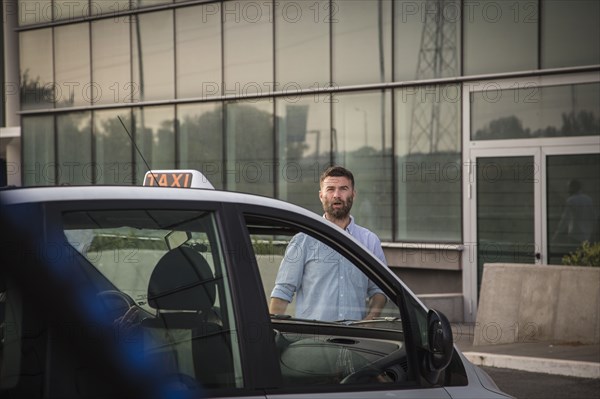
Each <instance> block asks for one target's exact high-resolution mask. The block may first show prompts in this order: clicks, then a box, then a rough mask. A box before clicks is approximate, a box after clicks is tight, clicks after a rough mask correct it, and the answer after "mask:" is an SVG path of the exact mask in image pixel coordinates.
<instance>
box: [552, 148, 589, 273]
mask: <svg viewBox="0 0 600 399" xmlns="http://www.w3.org/2000/svg"><path fill="white" fill-rule="evenodd" d="M546 159H547V176H548V180H547V190H548V191H547V201H548V202H547V204H548V208H547V209H548V223H547V226H548V263H549V264H551V265H560V264H562V258H563V256H565V255H567V254H569V253H570V252H574V251H575V250H576V249H577V248H579V247H581V245H582V244H583V242H584V241H588V242H589V243H590V244H593V243H597V242H599V241H600V232H599V231H598V229H600V154H583V155H553V156H548V157H547V158H546Z"/></svg>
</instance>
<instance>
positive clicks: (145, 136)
mask: <svg viewBox="0 0 600 399" xmlns="http://www.w3.org/2000/svg"><path fill="white" fill-rule="evenodd" d="M134 118H135V119H134V123H135V142H136V145H137V147H138V148H139V150H140V152H141V153H142V156H143V159H142V158H141V156H140V154H138V153H137V152H136V154H135V164H136V166H135V171H136V176H137V180H136V183H140V184H141V182H142V181H143V180H144V174H145V173H146V172H147V171H148V167H147V166H146V162H147V163H148V165H149V167H150V168H151V169H175V126H174V120H175V110H174V107H173V106H171V105H165V106H157V107H142V108H136V109H134Z"/></svg>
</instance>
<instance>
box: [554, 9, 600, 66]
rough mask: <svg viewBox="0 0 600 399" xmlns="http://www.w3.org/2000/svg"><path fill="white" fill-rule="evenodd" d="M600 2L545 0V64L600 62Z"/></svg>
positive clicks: (560, 64) (591, 63) (568, 64)
mask: <svg viewBox="0 0 600 399" xmlns="http://www.w3.org/2000/svg"><path fill="white" fill-rule="evenodd" d="M599 19H600V2H598V1H593V0H592V1H588V0H583V1H581V0H569V1H564V0H552V1H548V0H542V21H543V24H542V68H559V67H566V66H579V65H597V64H600V24H599V23H598V20H599Z"/></svg>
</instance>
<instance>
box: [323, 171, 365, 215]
mask: <svg viewBox="0 0 600 399" xmlns="http://www.w3.org/2000/svg"><path fill="white" fill-rule="evenodd" d="M355 194H356V193H355V191H354V187H352V181H351V180H350V179H348V178H347V177H344V176H335V177H334V176H329V177H326V178H325V180H323V182H322V183H321V190H319V199H320V200H321V204H323V210H324V211H325V213H326V214H327V216H328V217H329V218H330V219H343V218H345V217H346V216H348V214H349V213H350V209H352V202H353V201H354V195H355Z"/></svg>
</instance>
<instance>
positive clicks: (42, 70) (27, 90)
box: [19, 28, 55, 110]
mask: <svg viewBox="0 0 600 399" xmlns="http://www.w3.org/2000/svg"><path fill="white" fill-rule="evenodd" d="M19 41H20V43H19V49H20V69H21V71H20V74H21V108H22V109H23V110H30V109H39V108H52V107H53V104H54V96H55V94H54V83H53V82H54V77H53V71H52V29H51V28H48V29H38V30H30V31H26V32H21V33H20V34H19Z"/></svg>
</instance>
